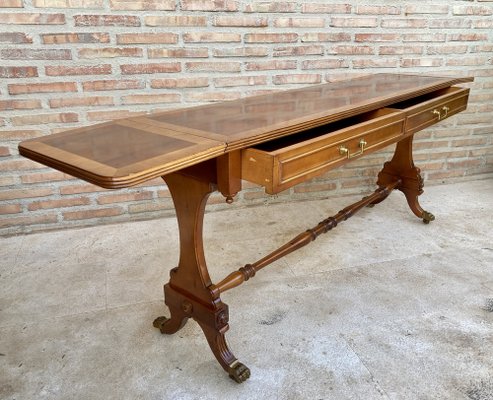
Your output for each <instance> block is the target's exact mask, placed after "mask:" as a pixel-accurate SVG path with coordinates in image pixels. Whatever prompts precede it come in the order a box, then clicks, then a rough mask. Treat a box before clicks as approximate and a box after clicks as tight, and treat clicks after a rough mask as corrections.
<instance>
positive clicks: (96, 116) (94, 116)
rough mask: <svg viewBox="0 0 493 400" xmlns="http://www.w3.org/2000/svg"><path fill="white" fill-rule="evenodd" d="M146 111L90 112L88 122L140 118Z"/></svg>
mask: <svg viewBox="0 0 493 400" xmlns="http://www.w3.org/2000/svg"><path fill="white" fill-rule="evenodd" d="M144 114H145V111H130V110H114V109H112V110H109V111H88V112H87V120H88V121H110V120H114V119H119V118H131V117H140V116H141V115H144Z"/></svg>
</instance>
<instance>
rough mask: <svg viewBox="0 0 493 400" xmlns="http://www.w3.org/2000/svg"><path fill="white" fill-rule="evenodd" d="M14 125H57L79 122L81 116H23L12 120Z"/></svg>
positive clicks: (69, 114) (74, 114)
mask: <svg viewBox="0 0 493 400" xmlns="http://www.w3.org/2000/svg"><path fill="white" fill-rule="evenodd" d="M11 121H12V125H14V126H20V125H40V124H52V123H53V124H57V123H64V124H65V123H69V122H78V121H79V116H78V114H76V113H60V114H34V115H23V116H19V117H12V118H11Z"/></svg>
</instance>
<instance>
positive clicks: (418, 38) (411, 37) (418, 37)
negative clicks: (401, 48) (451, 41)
mask: <svg viewBox="0 0 493 400" xmlns="http://www.w3.org/2000/svg"><path fill="white" fill-rule="evenodd" d="M445 38H446V35H445V34H443V33H434V34H427V33H416V34H414V33H405V34H403V35H402V41H403V42H444V41H445Z"/></svg>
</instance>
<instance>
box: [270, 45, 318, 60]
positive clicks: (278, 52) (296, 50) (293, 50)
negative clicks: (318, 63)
mask: <svg viewBox="0 0 493 400" xmlns="http://www.w3.org/2000/svg"><path fill="white" fill-rule="evenodd" d="M323 54H324V47H323V46H318V45H308V46H289V47H276V48H274V50H273V52H272V55H273V56H274V57H285V56H305V55H323Z"/></svg>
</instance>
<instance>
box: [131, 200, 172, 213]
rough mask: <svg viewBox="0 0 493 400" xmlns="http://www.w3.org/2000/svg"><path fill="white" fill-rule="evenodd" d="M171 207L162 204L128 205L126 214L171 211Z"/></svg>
mask: <svg viewBox="0 0 493 400" xmlns="http://www.w3.org/2000/svg"><path fill="white" fill-rule="evenodd" d="M172 208H173V206H172V205H166V204H164V203H163V202H159V203H141V204H130V205H129V206H128V212H129V213H131V214H135V213H142V212H153V211H161V210H169V209H172Z"/></svg>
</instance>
